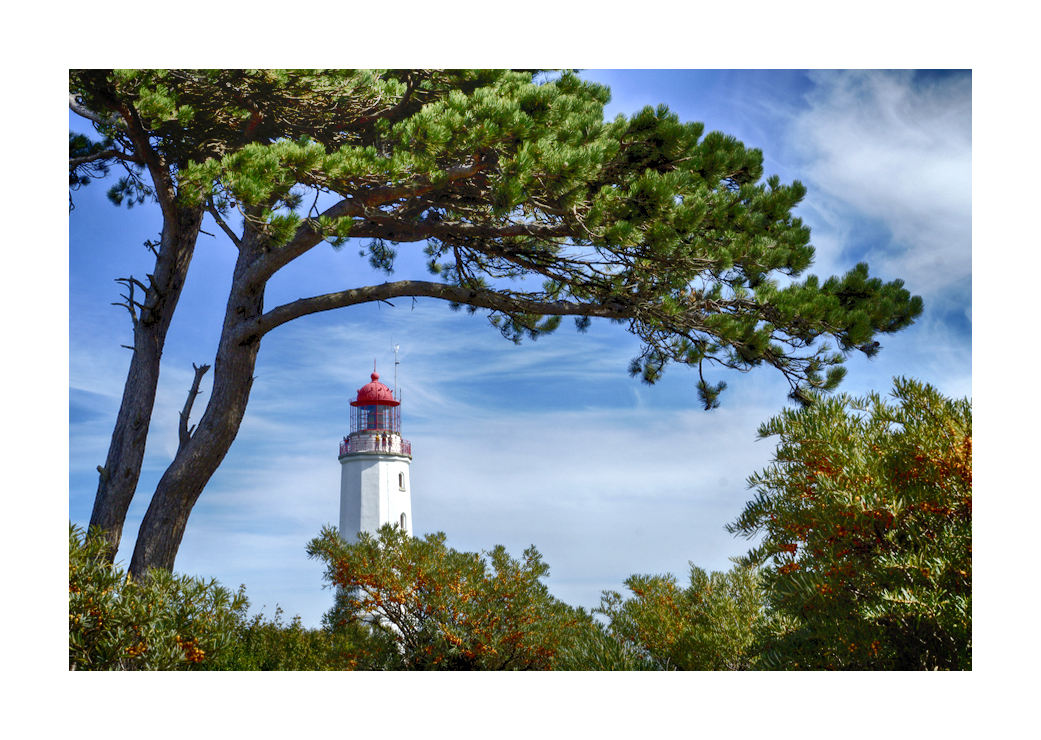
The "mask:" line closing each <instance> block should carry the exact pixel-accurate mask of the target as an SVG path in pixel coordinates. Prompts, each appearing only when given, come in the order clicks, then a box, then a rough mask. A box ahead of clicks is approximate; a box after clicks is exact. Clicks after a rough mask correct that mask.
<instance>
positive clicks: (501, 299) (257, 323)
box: [237, 280, 636, 341]
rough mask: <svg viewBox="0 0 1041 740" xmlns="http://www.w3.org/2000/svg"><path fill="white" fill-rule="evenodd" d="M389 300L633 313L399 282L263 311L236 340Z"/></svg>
mask: <svg viewBox="0 0 1041 740" xmlns="http://www.w3.org/2000/svg"><path fill="white" fill-rule="evenodd" d="M391 298H438V299H440V300H443V301H450V302H452V303H461V304H466V305H468V306H474V307H475V308H486V309H490V310H492V311H502V312H504V313H511V314H537V315H541V316H591V317H593V318H605V319H616V320H622V319H631V318H635V316H636V312H635V311H634V310H632V308H631V307H628V306H626V305H624V304H623V303H622V302H621V301H605V302H603V303H585V302H580V301H540V300H536V299H532V298H523V297H520V296H511V295H507V294H504V293H502V292H501V291H497V290H490V289H487V288H467V287H462V286H458V285H448V284H446V283H433V282H427V281H422V280H400V281H398V282H394V283H383V284H382V285H370V286H367V287H364V288H355V289H352V290H343V291H340V292H338V293H326V294H325V295H319V296H313V297H311V298H301V299H300V300H298V301H293V302H292V303H286V304H284V305H282V306H278V307H277V308H273V309H271V310H270V311H267V312H266V313H264V314H263V315H262V316H259V317H258V318H256V319H255V320H254V321H252V322H249V323H246V324H244V325H243V328H242V330H241V332H240V336H239V337H237V339H238V340H239V341H246V340H248V339H250V338H252V337H261V336H263V335H264V334H267V333H268V332H269V331H271V330H272V329H274V328H276V327H278V326H281V325H282V324H285V323H286V322H289V321H292V320H293V319H298V318H300V317H301V316H307V315H308V314H312V313H320V312H321V311H331V310H333V309H336V308H345V307H346V306H354V305H357V304H360V303H372V302H374V301H386V300H388V299H391Z"/></svg>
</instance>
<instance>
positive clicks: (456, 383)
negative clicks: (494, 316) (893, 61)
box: [69, 70, 972, 625]
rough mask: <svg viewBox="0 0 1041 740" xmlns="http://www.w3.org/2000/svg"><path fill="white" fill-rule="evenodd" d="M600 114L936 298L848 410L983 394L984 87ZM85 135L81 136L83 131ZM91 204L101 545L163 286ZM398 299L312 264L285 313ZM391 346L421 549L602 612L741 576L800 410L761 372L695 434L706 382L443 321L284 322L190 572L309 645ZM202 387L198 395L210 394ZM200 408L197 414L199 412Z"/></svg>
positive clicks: (862, 81) (287, 285)
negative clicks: (703, 578)
mask: <svg viewBox="0 0 1041 740" xmlns="http://www.w3.org/2000/svg"><path fill="white" fill-rule="evenodd" d="M583 76H585V77H586V78H588V79H591V80H596V81H599V82H603V83H606V84H608V85H609V86H610V87H611V90H612V94H613V99H612V102H611V104H610V105H609V106H608V115H609V116H614V115H615V114H617V113H626V114H630V113H632V112H634V111H636V110H638V109H639V108H640V107H642V106H644V105H657V104H659V103H666V104H667V105H668V106H669V107H670V108H671V109H672V110H673V111H675V112H677V113H678V114H679V115H680V117H681V118H683V119H684V120H699V121H703V122H705V124H706V130H715V129H718V130H722V131H724V132H725V133H728V134H732V135H734V136H736V137H738V138H739V139H741V140H742V141H743V142H745V144H747V145H750V146H755V147H758V148H760V149H762V150H763V152H764V155H765V170H766V173H767V174H778V175H779V176H780V177H781V179H782V180H784V181H791V180H793V179H799V180H801V181H802V182H803V183H804V184H806V185H807V187H808V190H809V192H808V195H807V197H806V199H805V201H804V202H803V204H802V205H801V206H800V207H799V208H798V209H797V214H798V215H800V216H801V217H802V218H803V219H804V221H806V222H807V223H808V224H809V225H810V227H811V228H812V230H813V244H814V245H815V246H816V249H817V258H816V262H815V265H814V266H813V267H812V268H811V269H810V270H809V272H810V273H815V274H818V275H821V276H822V277H823V276H828V275H831V274H835V273H840V272H843V271H845V270H848V269H849V268H851V267H852V266H853V265H854V264H856V263H857V262H859V261H867V262H868V263H869V264H870V265H871V271H872V274H873V275H878V276H879V277H882V278H883V279H886V280H891V279H894V278H901V279H903V280H904V281H905V282H906V284H907V287H908V288H909V289H910V290H911V291H912V292H913V293H916V294H919V295H922V296H923V298H924V299H925V313H924V315H923V316H922V317H921V319H920V320H919V321H918V323H917V324H916V325H915V326H913V327H912V328H910V329H908V330H906V331H904V332H902V333H901V334H898V335H896V336H892V337H883V338H881V342H882V344H883V346H884V348H883V350H882V352H881V354H880V355H879V356H878V357H877V358H876V359H874V360H871V361H869V360H867V359H865V358H863V357H862V356H859V355H857V356H854V357H852V358H851V359H850V361H849V363H848V368H849V373H848V375H847V378H846V381H845V382H844V384H843V387H842V390H843V391H845V392H848V393H851V394H857V395H859V394H863V393H866V392H868V391H872V390H874V391H878V392H881V393H886V392H888V390H889V388H890V387H891V381H892V378H893V376H895V375H907V376H912V377H916V378H918V379H920V380H923V381H926V382H929V383H932V384H933V385H935V386H937V387H938V388H939V389H940V390H941V391H942V392H944V393H946V394H948V395H953V396H959V397H960V396H971V393H972V237H971V234H972V146H971V144H972V109H971V102H972V87H971V82H972V81H971V75H970V74H969V73H968V72H942V73H938V72H925V73H912V72H902V71H901V72H870V71H856V72H823V71H822V72H809V73H806V72H788V71H775V70H770V71H747V70H746V71H732V72H727V71H709V72H696V71H687V70H681V71H661V70H639V71H599V70H590V71H586V72H584V73H583ZM70 126H71V127H73V128H76V127H80V128H82V124H81V123H79V122H77V121H76V120H75V117H74V116H70ZM104 191H105V185H104V184H101V183H95V184H92V185H91V186H89V187H87V188H84V189H82V190H80V191H78V192H77V193H76V194H75V202H76V209H75V210H74V211H73V212H72V214H71V215H70V217H69V518H70V519H71V520H72V521H73V522H74V523H78V524H81V525H82V524H86V522H87V521H88V520H89V517H90V509H91V505H92V503H93V496H94V492H95V489H96V478H97V473H96V471H95V466H97V465H98V464H101V463H102V462H103V461H104V458H105V454H106V451H107V445H108V439H109V435H110V434H111V431H112V427H111V425H112V422H113V420H114V417H115V413H116V410H117V408H118V403H119V398H120V394H121V392H122V386H123V381H124V379H125V373H126V367H127V363H128V360H129V352H128V350H125V349H122V348H121V347H120V345H121V344H128V343H129V342H130V323H129V319H128V317H127V315H126V311H125V310H124V309H121V308H118V307H115V306H112V305H110V304H111V303H112V302H114V301H118V300H119V295H118V294H119V288H120V286H119V285H117V284H116V283H115V282H114V279H115V278H117V277H123V276H127V275H134V276H135V277H143V276H144V275H145V273H147V272H148V271H150V269H151V263H150V260H149V257H150V254H149V252H148V251H147V250H146V249H145V248H144V247H143V246H142V245H143V242H144V240H145V239H150V238H154V237H155V234H156V233H157V232H158V229H159V220H158V214H157V209H156V208H155V207H150V206H139V207H135V208H134V209H132V210H129V211H128V210H125V209H123V210H120V209H116V208H115V207H114V206H111V205H110V204H108V203H107V201H106V200H105V198H104ZM204 229H205V230H206V231H208V232H210V233H212V234H215V235H217V236H214V237H208V236H205V235H204V236H202V237H201V238H200V241H199V245H198V247H197V250H196V256H195V259H194V261H193V264H192V267H191V271H190V273H189V277H188V281H187V284H186V287H185V290H184V295H183V297H182V299H181V303H180V305H179V307H178V310H177V315H176V317H175V319H174V324H173V327H172V329H171V331H170V335H169V338H168V342H167V347H166V351H165V353H164V356H163V368H162V377H161V380H160V386H159V394H158V397H157V403H156V413H155V415H154V417H153V420H152V430H151V434H150V437H149V443H148V452H147V455H146V458H145V466H144V470H143V474H142V478H141V484H140V487H139V490H138V496H137V498H136V499H135V501H134V504H133V505H132V507H131V509H130V515H129V518H128V522H127V527H126V529H125V531H124V546H123V548H122V549H121V551H120V554H119V559H120V560H122V561H123V562H124V563H125V562H128V561H129V558H130V553H131V551H132V548H133V542H134V538H135V536H136V531H137V526H138V525H139V523H140V520H141V517H142V516H143V514H144V511H145V509H146V508H147V505H148V499H149V496H150V493H151V490H152V489H153V488H154V486H155V483H156V482H157V481H158V479H159V476H160V475H161V474H162V472H163V470H164V469H165V467H166V465H167V464H168V463H169V461H170V460H171V458H172V456H173V453H174V451H175V449H176V446H177V431H176V430H177V412H178V410H179V409H180V408H181V406H182V404H183V403H184V398H185V394H186V393H187V390H188V388H189V386H190V384H191V379H192V374H193V373H192V363H193V362H194V363H196V364H199V363H203V362H207V363H209V362H212V360H213V354H214V352H215V348H216V344H217V338H218V336H219V331H220V325H221V319H222V315H223V309H224V302H225V298H226V295H227V288H228V285H229V284H230V275H231V268H232V265H233V263H234V250H233V248H232V246H231V245H230V244H229V243H228V242H227V240H226V239H225V238H224V237H223V236H222V235H220V232H219V229H218V228H217V227H216V226H214V225H213V224H208V225H206V226H204ZM421 249H422V248H421V245H414V246H409V245H402V247H401V249H400V252H399V254H400V257H399V264H398V271H397V275H398V276H401V277H410V276H415V277H424V276H425V272H424V270H423V267H422V258H421ZM385 279H386V278H385V277H384V276H383V275H382V274H378V273H375V272H373V271H372V270H371V268H369V266H368V264H367V262H366V260H364V259H363V258H360V257H358V255H357V249H354V248H351V247H350V246H348V247H346V248H344V249H343V250H341V251H339V252H337V251H335V250H333V249H332V248H331V247H320V248H317V249H315V250H312V252H311V253H309V254H308V255H307V256H306V257H305V258H303V259H301V260H299V261H298V262H297V263H294V265H292V266H291V267H290V268H288V269H286V270H284V271H283V273H280V274H279V275H278V276H277V278H276V280H275V281H273V283H272V284H271V286H270V287H269V290H268V293H267V305H269V306H274V305H277V304H280V303H284V302H286V301H290V300H294V299H296V298H299V297H303V296H306V295H314V294H318V293H322V292H327V291H331V290H338V289H343V288H344V287H349V286H353V285H358V284H368V283H372V282H382V281H383V280H385ZM395 344H396V345H399V346H400V354H399V360H400V362H401V364H400V365H399V367H398V385H399V388H401V390H402V394H403V412H402V426H403V433H404V436H405V437H406V438H408V439H410V440H411V442H412V445H413V455H414V459H413V463H412V467H411V479H412V487H413V502H412V506H413V520H414V525H415V529H416V531H417V533H425V532H434V531H444V532H445V533H446V534H447V535H448V544H449V545H450V546H452V547H455V548H457V549H463V550H487V549H490V548H491V547H492V546H493V545H496V544H503V545H505V546H506V547H507V548H508V549H509V550H510V552H511V553H513V554H514V555H519V554H520V552H521V551H522V550H523V549H524V548H525V547H527V546H528V545H531V544H534V545H535V546H536V547H537V548H538V549H539V551H540V552H541V553H542V554H543V556H544V559H545V560H546V561H547V562H548V563H549V565H550V577H549V579H548V585H549V587H550V590H551V592H552V593H554V594H555V595H556V596H558V597H559V598H561V599H563V600H564V601H566V602H568V603H571V604H574V605H582V606H586V607H592V606H595V605H597V604H598V603H599V595H600V593H601V591H602V590H604V589H615V590H622V582H623V580H624V579H625V578H626V577H627V576H628V575H631V574H633V573H675V574H677V575H678V576H679V577H680V578H681V580H682V579H685V577H686V573H687V571H688V568H689V566H688V561H693V562H694V563H695V564H696V565H699V566H701V567H704V568H708V569H726V568H728V567H730V562H729V559H730V558H731V557H734V556H738V555H740V554H742V553H743V552H745V551H746V550H747V547H748V545H747V543H746V542H744V541H742V540H738V539H735V538H734V537H732V536H731V535H729V534H727V533H726V532H725V530H724V529H723V527H724V525H725V524H726V523H728V522H730V521H733V520H734V519H735V518H736V516H737V515H738V513H739V512H740V511H741V509H742V507H743V504H744V502H745V501H746V500H747V499H748V498H749V495H750V493H749V491H748V490H747V487H746V485H745V479H746V478H747V477H748V476H749V475H751V474H752V473H753V472H755V471H757V470H759V469H761V468H762V467H764V466H765V465H766V464H767V463H768V462H769V459H770V455H771V453H772V450H773V447H772V442H770V441H757V440H756V429H757V428H758V426H759V424H760V423H762V422H763V421H765V420H766V419H768V418H769V417H770V416H772V415H774V414H775V413H777V412H778V411H779V410H780V409H781V408H783V407H784V406H785V404H786V399H785V396H786V387H787V386H786V384H785V382H784V381H783V379H782V378H780V377H779V376H778V377H775V374H774V373H771V372H769V371H768V370H767V369H763V370H759V371H757V372H753V373H750V374H747V375H741V374H737V373H727V374H724V373H721V372H720V371H713V373H714V374H713V375H712V377H711V378H709V379H710V380H713V381H715V380H726V381H727V383H728V386H729V387H728V390H727V391H726V392H725V393H724V394H723V397H722V406H721V407H720V408H719V409H717V410H715V411H712V412H706V411H703V410H701V408H700V406H699V404H698V401H697V395H696V392H695V390H694V380H695V374H694V372H693V371H690V370H687V369H685V368H682V367H671V368H669V370H668V371H667V373H666V375H665V377H664V379H663V380H662V381H661V382H660V383H658V384H657V385H655V386H647V385H644V384H642V383H640V382H639V381H638V380H636V379H631V378H629V376H628V373H627V372H626V368H627V365H628V361H629V359H630V358H631V357H633V356H634V355H636V354H637V352H638V343H637V342H636V341H635V340H634V339H633V338H632V337H631V336H629V335H628V334H627V333H625V331H624V328H623V327H619V326H613V325H610V324H598V323H594V325H593V327H592V328H591V329H590V331H589V332H588V333H587V334H578V333H577V332H575V331H574V329H573V328H572V327H571V325H570V323H569V322H564V324H563V325H562V326H561V328H560V329H559V330H558V332H557V333H556V334H554V335H551V336H548V337H544V338H542V339H540V340H538V341H537V342H525V343H523V344H522V345H520V346H514V345H513V344H511V343H509V342H507V341H506V340H504V339H502V338H501V337H500V335H499V334H498V332H497V331H496V330H495V329H494V328H492V327H491V326H489V325H488V322H487V320H486V319H485V318H483V317H482V316H480V315H477V316H468V315H466V314H465V312H460V313H453V312H451V311H450V310H448V308H447V306H444V305H440V304H438V303H437V302H434V301H429V300H427V301H417V302H416V305H415V307H414V308H413V306H412V305H411V302H408V301H402V302H397V305H396V307H394V308H390V307H388V306H380V307H377V306H361V307H356V308H352V309H347V310H341V311H338V312H331V313H325V314H319V315H315V316H310V317H306V318H304V319H301V320H299V321H295V322H292V323H290V324H288V325H285V326H283V327H280V328H279V329H277V330H275V331H274V332H272V333H271V334H270V335H268V337H266V338H265V340H264V345H263V347H262V349H261V353H260V360H259V362H258V366H257V371H256V382H255V385H254V390H253V394H252V397H251V401H250V407H249V410H248V411H247V415H246V418H245V421H244V423H243V426H242V429H241V431H240V434H239V436H238V439H237V440H236V441H235V444H234V445H233V447H232V449H231V451H230V453H229V454H228V456H227V458H226V460H225V462H224V464H223V466H222V467H221V469H220V470H219V471H218V473H217V474H216V475H215V476H214V478H213V479H212V480H211V482H210V484H209V486H208V487H207V489H206V491H205V492H204V493H203V495H202V497H201V498H200V500H199V503H198V504H197V506H196V508H195V510H194V512H193V514H192V518H191V520H190V521H189V524H188V529H187V532H186V534H185V537H184V541H183V543H182V546H181V549H180V552H179V555H178V559H177V565H176V569H177V570H178V571H179V572H183V573H190V574H195V575H204V576H207V577H214V578H217V579H218V580H219V581H221V582H222V583H223V584H225V585H228V586H231V587H237V586H238V584H240V583H244V584H246V587H247V594H248V595H249V596H250V599H251V601H252V602H253V607H254V609H255V610H256V609H260V608H263V610H264V611H265V613H267V614H271V613H272V612H273V611H274V608H275V604H276V603H277V604H279V605H281V606H282V608H283V610H284V611H285V612H286V614H288V615H290V616H291V615H294V614H299V615H300V616H301V617H302V618H303V621H304V623H305V624H307V625H317V624H318V622H319V620H320V617H321V614H322V613H323V612H324V611H325V610H326V609H327V608H328V606H329V604H330V599H331V595H330V592H329V591H327V590H323V589H322V588H321V585H322V579H321V575H322V567H321V565H320V564H319V563H316V562H312V561H309V560H308V559H307V556H306V554H305V552H304V548H305V545H306V543H307V541H308V540H309V539H311V538H312V537H314V536H315V535H316V534H317V533H318V531H319V529H320V528H321V527H322V526H323V525H324V524H331V523H334V522H335V521H337V519H338V505H339V503H338V499H339V472H340V471H339V463H338V462H337V459H336V458H337V444H338V441H339V439H340V438H341V437H342V436H343V435H344V434H346V433H347V431H348V427H349V406H348V404H349V401H350V400H351V399H352V398H353V396H354V394H355V392H356V391H357V389H358V388H359V387H361V385H363V384H364V383H365V382H367V380H368V375H369V373H370V372H371V371H372V363H373V360H374V359H375V361H376V364H377V370H378V371H379V372H380V373H381V376H382V379H383V380H385V381H387V382H388V383H391V382H392V378H393V371H394V368H393V347H394V345H395ZM208 380H209V378H207V381H208ZM208 388H209V385H208V383H207V382H204V384H203V391H204V394H203V396H201V397H200V399H199V401H198V402H197V406H198V409H199V411H197V413H196V418H197V415H198V413H199V412H201V409H202V407H203V404H204V403H205V401H206V400H207V391H208Z"/></svg>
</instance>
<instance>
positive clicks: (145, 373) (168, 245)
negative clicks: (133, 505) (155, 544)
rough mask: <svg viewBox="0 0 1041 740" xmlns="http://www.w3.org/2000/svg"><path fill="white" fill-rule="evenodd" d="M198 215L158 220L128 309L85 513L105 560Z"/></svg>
mask: <svg viewBox="0 0 1041 740" xmlns="http://www.w3.org/2000/svg"><path fill="white" fill-rule="evenodd" d="M202 214H203V211H202V209H201V208H193V209H178V210H177V219H176V220H175V221H173V222H169V221H168V222H166V223H164V225H163V232H162V235H161V238H160V244H159V250H158V254H157V255H156V264H155V272H154V273H153V274H152V275H151V279H150V284H149V286H148V290H147V291H146V293H145V297H144V300H143V302H142V304H141V306H140V307H137V308H134V307H132V308H134V311H135V312H136V315H137V318H136V320H135V326H134V354H133V357H132V358H131V360H130V368H129V370H128V371H127V380H126V384H125V385H124V387H123V400H122V402H121V403H120V407H119V413H118V414H117V415H116V424H115V427H114V428H113V430H112V441H111V442H110V444H109V449H108V456H107V457H106V459H105V466H104V468H102V469H100V470H99V472H100V474H101V475H100V479H99V481H98V491H97V494H96V495H95V497H94V508H93V510H92V511H91V515H90V528H92V529H96V530H99V531H101V532H103V533H104V534H105V537H106V538H107V539H108V540H109V542H110V543H111V548H110V550H109V557H110V558H115V555H116V550H117V549H118V548H119V542H120V539H121V538H122V533H123V524H124V522H125V521H126V515H127V510H128V509H129V508H130V502H131V500H132V499H133V497H134V492H135V491H136V490H137V482H138V479H139V478H140V476H141V463H142V461H143V460H144V456H145V442H146V440H147V437H148V428H149V424H150V422H151V418H152V408H153V406H154V405H155V393H156V387H157V386H158V383H159V364H160V359H161V358H162V354H163V346H164V345H165V343H166V334H167V331H168V330H169V328H170V322H171V320H172V319H173V315H174V311H175V309H176V308H177V301H178V300H179V299H180V297H181V290H182V289H183V287H184V281H185V277H186V276H187V274H188V267H189V265H190V264H191V260H192V255H193V253H194V251H195V243H196V241H197V239H198V236H199V228H200V227H201V225H202Z"/></svg>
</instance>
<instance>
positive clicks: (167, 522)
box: [130, 246, 264, 578]
mask: <svg viewBox="0 0 1041 740" xmlns="http://www.w3.org/2000/svg"><path fill="white" fill-rule="evenodd" d="M245 252H246V247H245V246H243V247H242V251H241V252H240V257H239V264H238V265H236V269H235V279H234V282H233V284H232V290H231V296H230V299H229V301H228V308H227V311H226V314H225V318H224V328H223V333H222V336H221V342H220V346H219V347H218V350H217V357H216V359H215V361H214V364H213V371H214V375H213V390H212V392H211V394H210V400H209V403H208V404H207V406H206V410H205V412H203V415H202V418H201V419H200V420H199V423H198V426H197V427H196V429H195V432H194V434H192V436H191V437H190V438H189V439H188V441H187V443H185V444H183V445H182V446H181V448H180V449H179V450H178V452H177V455H176V456H175V457H174V460H173V462H172V463H170V466H169V467H168V468H167V469H166V472H165V473H164V474H163V477H162V478H161V479H160V481H159V484H158V486H157V487H156V491H155V494H154V495H153V496H152V502H151V504H150V505H149V507H148V511H147V512H146V513H145V518H144V520H143V521H142V523H141V529H140V531H139V532H138V535H137V545H136V547H135V548H134V556H133V559H132V560H131V562H130V575H131V576H132V577H134V578H141V577H142V576H144V575H145V574H146V573H147V571H148V570H149V569H150V568H160V569H163V570H167V571H171V570H173V566H174V560H175V559H176V557H177V550H178V548H179V547H180V544H181V538H182V537H183V536H184V530H185V527H186V526H187V524H188V517H189V515H190V514H191V511H192V508H193V507H194V506H195V502H196V501H197V500H198V499H199V495H200V494H201V493H202V491H203V489H204V488H205V487H206V484H207V483H208V482H209V480H210V478H211V477H212V476H213V474H214V473H215V472H216V471H217V468H218V467H220V464H221V462H222V461H223V460H224V457H225V455H226V454H227V453H228V450H229V449H230V448H231V443H232V442H233V441H234V440H235V436H236V435H237V434H238V431H239V426H240V425H241V423H242V418H243V416H244V415H245V412H246V406H247V404H248V403H249V393H250V390H251V388H252V385H253V370H254V368H255V367H256V362H257V353H258V352H259V351H260V337H259V336H254V337H251V338H250V339H248V340H246V341H242V340H241V339H239V338H238V337H241V331H240V329H241V327H242V325H243V324H244V323H245V322H247V321H249V320H250V319H252V318H255V317H256V316H259V315H260V314H261V312H262V311H263V301H264V288H263V286H261V287H255V288H249V287H245V286H240V282H242V281H241V274H242V272H243V270H244V269H245V266H246V264H247V263H248V259H246V258H245V257H244V253H245Z"/></svg>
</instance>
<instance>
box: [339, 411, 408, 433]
mask: <svg viewBox="0 0 1041 740" xmlns="http://www.w3.org/2000/svg"><path fill="white" fill-rule="evenodd" d="M356 432H393V433H395V434H401V407H400V406H383V405H380V404H373V405H366V406H351V434H354V433H356Z"/></svg>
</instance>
